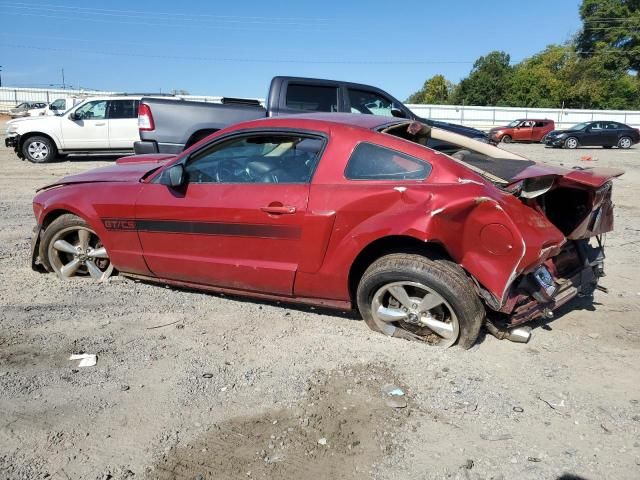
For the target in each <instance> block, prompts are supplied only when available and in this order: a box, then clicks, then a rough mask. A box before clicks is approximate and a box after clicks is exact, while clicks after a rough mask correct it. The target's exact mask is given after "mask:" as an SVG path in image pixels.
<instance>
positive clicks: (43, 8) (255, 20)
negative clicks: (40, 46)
mask: <svg viewBox="0 0 640 480" xmlns="http://www.w3.org/2000/svg"><path fill="white" fill-rule="evenodd" d="M2 5H4V6H5V7H7V8H13V9H21V10H35V11H37V12H51V13H54V14H60V15H67V14H68V13H70V12H69V10H73V12H74V13H81V14H83V15H92V16H96V17H116V18H132V19H151V20H153V21H169V22H171V24H174V23H175V22H176V17H178V20H187V21H206V22H211V21H214V22H226V23H237V24H267V25H272V26H284V25H287V26H303V27H309V26H323V27H331V26H337V25H335V23H336V20H333V19H320V18H316V17H314V18H312V19H311V18H296V17H253V16H231V15H227V16H225V15H210V14H206V13H202V14H185V13H168V12H142V11H136V10H115V9H98V8H89V7H67V6H62V5H51V4H41V5H35V6H34V5H33V4H24V3H2ZM34 15H36V14H34ZM169 16H170V18H167V17H169ZM153 17H165V18H153ZM329 22H331V23H329ZM274 24H275V25H274Z"/></svg>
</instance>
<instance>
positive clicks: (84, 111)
mask: <svg viewBox="0 0 640 480" xmlns="http://www.w3.org/2000/svg"><path fill="white" fill-rule="evenodd" d="M75 113H76V116H78V117H79V118H82V119H83V120H104V119H105V118H106V115H107V101H106V100H96V101H94V102H88V103H85V104H84V105H82V106H81V107H80V108H78V109H77V110H76V112H75Z"/></svg>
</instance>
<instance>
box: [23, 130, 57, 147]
mask: <svg viewBox="0 0 640 480" xmlns="http://www.w3.org/2000/svg"><path fill="white" fill-rule="evenodd" d="M31 137H46V138H48V139H49V140H51V143H53V146H54V147H55V149H56V150H57V149H58V145H56V141H55V140H54V139H53V138H51V135H47V134H46V133H42V132H29V133H25V134H24V135H21V136H20V151H22V147H23V146H24V142H26V141H27V140H28V139H30V138H31Z"/></svg>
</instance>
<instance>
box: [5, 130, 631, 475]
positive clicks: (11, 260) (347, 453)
mask: <svg viewBox="0 0 640 480" xmlns="http://www.w3.org/2000/svg"><path fill="white" fill-rule="evenodd" d="M0 127H1V126H0ZM2 130H3V129H2ZM0 141H2V139H0ZM2 145H4V142H3V141H2ZM509 149H511V150H513V151H516V152H519V153H523V154H526V155H529V156H530V157H531V158H533V159H536V160H544V161H548V162H552V163H562V164H565V165H568V166H572V165H580V166H583V167H586V166H592V165H603V166H623V167H624V168H625V169H626V170H627V174H626V175H625V176H623V177H622V178H620V179H618V180H616V181H615V187H614V195H615V201H616V204H617V205H616V212H615V213H616V231H615V232H614V233H613V234H610V235H609V236H608V238H607V244H608V250H607V253H608V258H607V263H606V267H607V273H608V275H607V277H606V278H604V281H603V282H602V283H603V285H604V286H606V287H607V288H608V289H609V293H608V294H604V293H601V292H596V296H595V300H594V302H593V303H591V302H586V301H581V302H574V303H573V304H571V305H570V306H569V308H565V309H564V310H563V311H562V312H560V313H559V314H558V315H557V316H556V319H555V320H553V321H551V322H545V323H542V322H541V323H537V324H535V325H534V327H535V329H534V336H533V338H532V340H531V342H530V343H529V344H527V345H523V344H514V343H509V342H507V341H498V340H496V339H495V338H493V337H482V338H481V339H480V341H479V342H478V344H477V345H476V346H475V347H473V348H472V349H471V350H469V351H463V350H460V349H457V348H453V349H449V350H440V349H436V348H429V347H427V346H425V345H420V344H416V343H409V342H405V341H402V340H395V339H391V338H386V337H384V336H382V335H379V334H375V333H373V332H371V331H369V330H368V329H367V327H366V326H365V325H364V323H363V322H361V321H360V320H359V319H358V318H357V317H356V316H355V315H353V314H349V313H342V314H341V313H337V314H336V313H335V312H327V311H321V310H318V309H311V308H297V307H295V308H293V307H290V306H286V305H280V304H275V303H256V302H252V301H249V300H243V299H239V298H230V297H226V296H222V295H210V294H203V293H198V292H192V291H186V290H178V289H172V288H164V287H160V286H155V285H150V284H145V283H139V282H135V281H132V280H127V279H123V278H118V277H115V278H113V279H111V280H110V281H109V282H108V283H106V284H96V283H91V282H89V281H69V282H62V281H60V280H59V279H58V278H56V277H55V276H54V275H42V274H38V273H35V272H33V271H31V270H30V269H29V267H28V257H29V239H30V232H31V228H32V226H33V223H34V220H33V216H32V212H31V199H32V197H33V195H34V189H35V188H37V187H38V186H41V185H43V184H45V183H47V182H48V181H50V180H52V179H55V178H57V177H60V176H62V175H66V174H70V173H74V172H79V171H82V170H85V169H88V168H93V167H97V166H101V165H105V164H108V163H109V162H112V161H113V159H104V158H101V159H96V158H74V159H71V160H70V161H64V162H60V163H55V164H50V165H41V166H37V165H32V164H29V163H27V162H22V161H20V160H18V159H17V158H16V157H15V155H14V154H13V152H11V151H9V150H8V149H5V148H4V147H0V166H1V168H2V173H3V174H2V176H1V178H0V222H1V225H2V228H1V230H0V307H1V313H0V322H1V323H0V478H2V479H34V478H35V479H37V478H50V479H66V480H69V479H102V480H106V479H125V478H150V479H153V478H159V479H197V478H203V479H204V478H245V479H247V478H248V479H251V478H279V479H298V478H318V479H321V478H327V479H329V478H331V479H337V478H375V479H397V478H411V479H432V478H433V479H440V478H461V479H496V480H497V479H512V478H518V479H539V478H562V479H570V478H585V479H602V478H612V479H614V478H615V479H636V478H640V389H639V388H638V385H639V384H640V374H639V373H638V370H636V368H637V359H638V353H639V350H640V313H639V309H640V286H638V281H637V277H638V266H637V265H638V263H637V258H638V254H639V245H640V221H639V220H640V218H639V217H640V207H639V206H638V202H637V198H638V193H637V192H638V186H640V167H639V166H638V163H639V161H640V154H639V153H638V151H639V149H638V148H634V149H632V150H630V151H619V150H608V151H605V150H601V149H580V150H578V151H563V150H549V149H545V148H543V147H542V146H541V145H512V146H509ZM585 155H586V156H590V157H592V159H591V160H590V161H585V160H581V157H582V156H585ZM172 322H175V323H172ZM171 323H172V324H171ZM167 324H170V325H167ZM163 325H167V326H163ZM78 352H86V353H93V354H97V356H98V362H97V365H96V366H94V367H89V368H77V366H76V364H75V362H70V361H68V360H67V359H68V356H69V354H71V353H78ZM386 385H395V386H398V387H400V388H402V389H403V390H404V391H405V392H406V395H405V397H404V398H401V399H399V400H400V401H401V402H402V401H406V404H407V406H406V407H405V408H391V407H390V406H389V405H388V399H385V398H384V397H383V394H382V393H381V392H382V389H383V388H384V387H385V386H386ZM394 399H395V400H396V401H397V400H398V399H397V398H395V397H394Z"/></svg>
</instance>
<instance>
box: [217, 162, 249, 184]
mask: <svg viewBox="0 0 640 480" xmlns="http://www.w3.org/2000/svg"><path fill="white" fill-rule="evenodd" d="M247 181H251V175H250V174H249V172H248V171H247V170H246V169H245V168H243V166H242V165H240V164H239V163H238V162H236V161H234V160H221V161H220V163H218V168H217V170H216V182H218V183H234V182H247Z"/></svg>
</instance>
